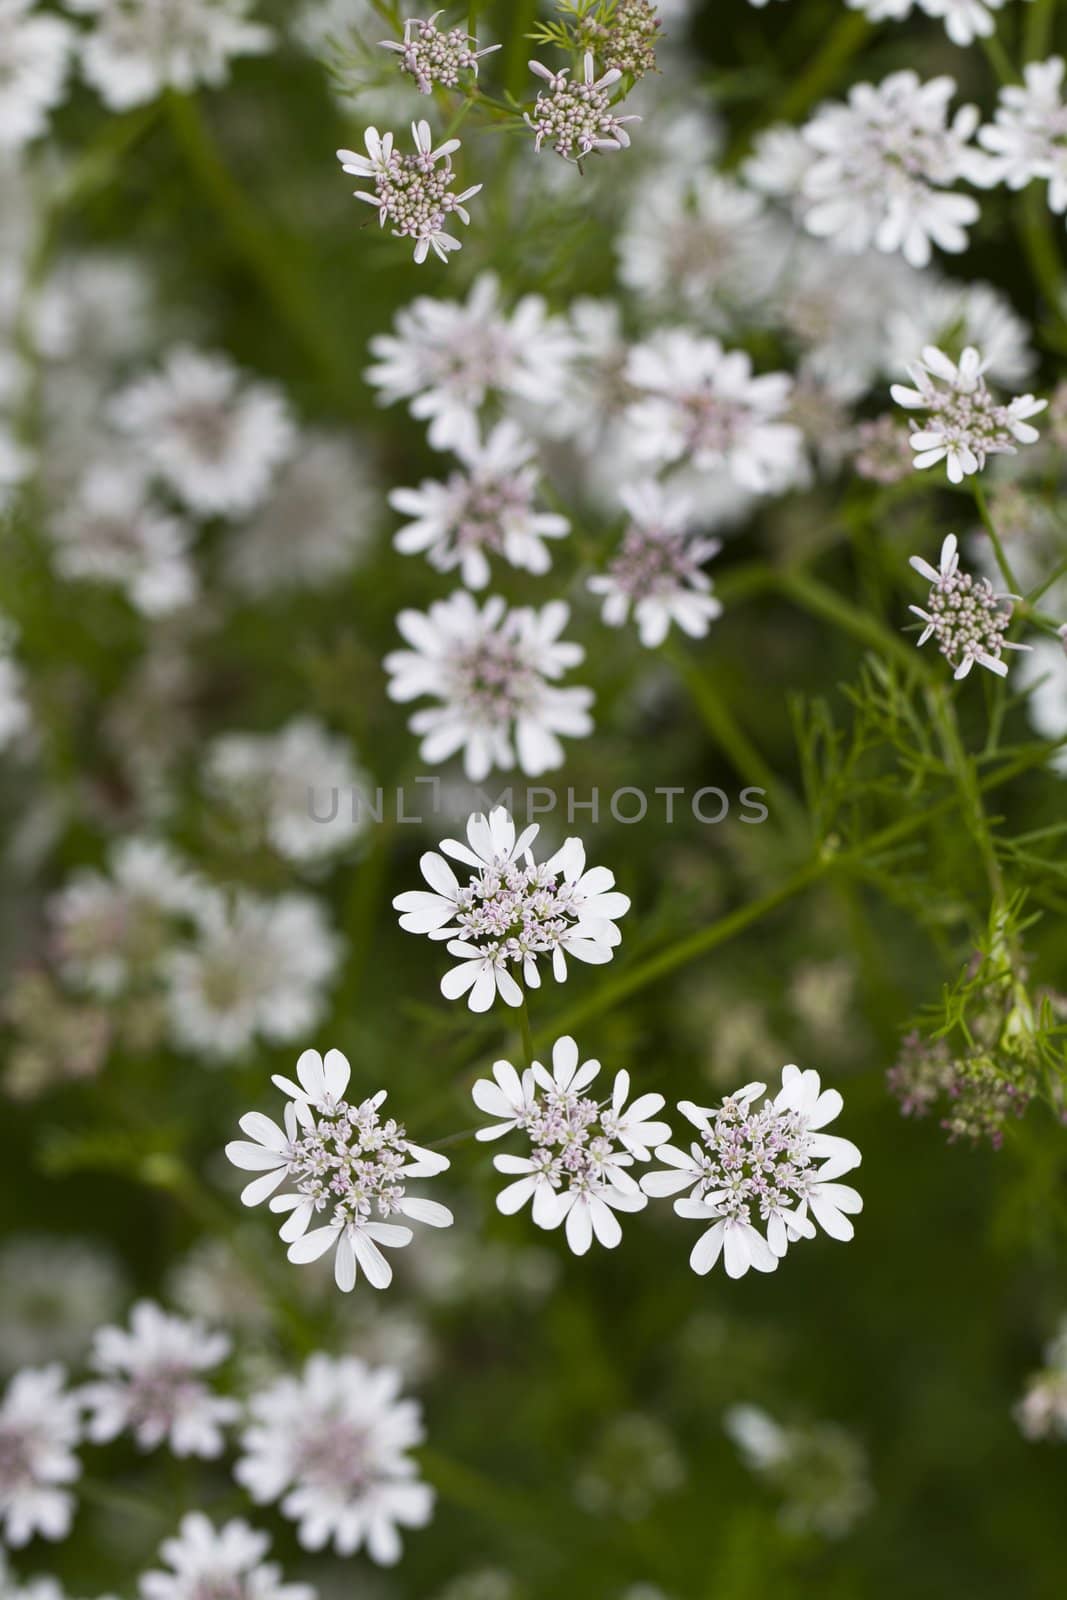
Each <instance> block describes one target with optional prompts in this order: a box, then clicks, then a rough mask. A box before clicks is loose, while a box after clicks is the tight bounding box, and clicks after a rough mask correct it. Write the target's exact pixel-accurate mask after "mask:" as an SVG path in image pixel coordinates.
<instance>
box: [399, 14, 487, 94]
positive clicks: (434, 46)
mask: <svg viewBox="0 0 1067 1600" xmlns="http://www.w3.org/2000/svg"><path fill="white" fill-rule="evenodd" d="M441 15H442V12H440V11H435V12H434V14H433V16H432V17H429V18H428V19H427V20H426V21H425V22H423V21H421V20H420V19H419V18H418V17H408V18H406V20H405V22H404V37H403V39H402V40H400V39H383V40H382V41H381V45H382V49H383V50H395V51H396V52H397V54H398V55H399V56H400V70H401V72H406V73H407V75H408V77H409V78H414V80H415V87H416V88H417V89H418V91H419V93H420V94H432V93H433V91H434V88H435V86H437V85H440V86H441V87H442V88H444V89H455V88H456V87H457V86H458V84H459V79H460V74H461V73H463V72H471V73H473V74H474V76H475V77H477V76H478V62H479V61H480V60H481V58H482V56H488V55H492V53H493V51H494V50H499V49H500V46H499V45H498V44H489V45H483V46H482V48H481V49H480V50H479V49H478V41H477V39H475V38H473V37H472V35H471V34H469V33H465V32H464V31H463V29H462V28H448V29H447V30H446V31H445V32H444V33H442V32H441V31H440V29H439V28H438V26H437V19H438V17H439V16H441Z"/></svg>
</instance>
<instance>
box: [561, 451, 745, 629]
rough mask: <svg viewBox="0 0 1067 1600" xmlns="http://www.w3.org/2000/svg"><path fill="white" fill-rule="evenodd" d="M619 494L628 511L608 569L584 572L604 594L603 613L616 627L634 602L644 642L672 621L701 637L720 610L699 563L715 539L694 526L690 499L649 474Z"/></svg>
mask: <svg viewBox="0 0 1067 1600" xmlns="http://www.w3.org/2000/svg"><path fill="white" fill-rule="evenodd" d="M619 499H620V501H621V502H622V505H623V508H624V510H625V511H626V512H627V515H628V518H629V521H628V523H627V527H626V531H625V532H624V534H623V537H622V541H621V543H620V545H619V549H618V551H617V552H616V554H615V555H614V556H613V557H612V559H611V561H610V563H609V564H608V568H607V571H606V572H604V573H602V574H597V575H595V576H594V577H592V578H590V579H589V588H590V589H591V590H592V592H593V593H594V594H599V595H603V597H604V604H603V609H602V613H601V614H602V616H603V619H604V621H605V622H606V623H607V624H608V625H609V626H610V627H613V628H618V627H621V626H622V625H623V623H624V622H625V621H626V619H627V617H628V616H629V614H630V611H631V608H632V610H633V615H634V620H635V621H636V623H637V628H638V633H639V635H640V638H641V643H642V644H643V645H645V646H646V647H647V648H648V649H655V647H656V646H657V645H661V644H662V643H663V641H664V639H665V638H666V637H667V634H668V632H669V631H670V627H671V624H672V622H673V623H676V624H677V626H678V627H679V628H681V629H682V631H683V633H687V634H689V636H690V637H691V638H694V639H700V638H703V636H704V635H705V634H706V633H707V631H708V624H709V623H710V622H712V621H714V619H715V618H716V617H718V616H721V615H722V606H721V604H720V603H719V601H718V600H716V599H715V597H714V595H713V594H712V593H711V579H710V578H709V577H708V576H707V575H706V574H705V573H704V572H703V571H702V570H701V568H702V566H703V564H704V562H705V561H710V559H711V558H712V556H714V555H716V554H717V553H718V551H719V550H720V549H721V544H720V541H719V540H718V539H706V538H702V537H700V536H698V535H696V534H695V533H694V532H693V527H694V524H695V522H696V507H695V504H694V502H693V501H692V500H691V499H690V498H689V496H688V495H685V494H679V493H678V492H677V491H672V490H670V489H667V488H664V486H663V485H662V484H659V483H656V482H655V481H654V480H651V479H650V480H646V481H644V482H642V483H639V484H635V485H633V486H631V487H625V488H622V489H620V490H619Z"/></svg>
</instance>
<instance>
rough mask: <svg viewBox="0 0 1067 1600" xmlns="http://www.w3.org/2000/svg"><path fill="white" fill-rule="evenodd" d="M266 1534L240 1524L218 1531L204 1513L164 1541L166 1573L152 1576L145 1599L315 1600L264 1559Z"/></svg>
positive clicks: (146, 1580)
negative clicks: (285, 1580)
mask: <svg viewBox="0 0 1067 1600" xmlns="http://www.w3.org/2000/svg"><path fill="white" fill-rule="evenodd" d="M269 1548H270V1539H269V1538H268V1537H267V1535H266V1534H265V1533H257V1532H256V1531H255V1529H253V1528H250V1527H249V1526H248V1523H247V1522H242V1521H241V1520H240V1519H236V1518H235V1519H234V1521H232V1522H227V1523H226V1524H225V1526H224V1527H221V1528H216V1527H215V1526H214V1524H213V1523H212V1522H211V1521H210V1519H209V1518H208V1517H206V1516H205V1515H204V1513H203V1512H202V1511H191V1512H190V1513H189V1514H188V1515H187V1516H184V1517H183V1518H182V1520H181V1526H180V1527H179V1529H178V1534H177V1537H176V1538H173V1539H164V1541H163V1544H162V1545H161V1546H160V1551H159V1553H160V1555H161V1557H162V1558H163V1560H164V1561H165V1562H166V1564H167V1567H168V1569H169V1570H168V1571H166V1572H146V1573H145V1574H144V1576H143V1577H142V1578H141V1579H140V1583H139V1587H140V1591H141V1600H315V1591H314V1589H312V1588H311V1586H310V1584H307V1583H285V1582H283V1580H282V1574H281V1568H280V1567H278V1566H277V1564H276V1563H275V1562H273V1561H264V1559H263V1557H264V1556H265V1555H266V1553H267V1551H268V1550H269Z"/></svg>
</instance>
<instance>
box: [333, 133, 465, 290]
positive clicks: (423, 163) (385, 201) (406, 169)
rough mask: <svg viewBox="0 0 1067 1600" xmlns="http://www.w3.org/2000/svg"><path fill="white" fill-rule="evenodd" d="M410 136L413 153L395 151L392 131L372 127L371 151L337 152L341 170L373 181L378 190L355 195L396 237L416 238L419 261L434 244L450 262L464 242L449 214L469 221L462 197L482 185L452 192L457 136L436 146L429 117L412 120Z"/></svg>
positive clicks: (367, 139) (367, 140) (367, 136)
mask: <svg viewBox="0 0 1067 1600" xmlns="http://www.w3.org/2000/svg"><path fill="white" fill-rule="evenodd" d="M411 136H412V138H413V139H414V141H415V154H414V155H400V153H399V152H398V151H396V150H394V149H393V135H392V134H391V133H386V134H384V135H383V134H379V132H378V130H377V128H368V129H367V132H366V134H365V135H364V143H365V144H366V147H367V154H366V155H365V156H361V155H358V154H357V153H356V152H355V151H354V150H338V152H337V159H338V161H340V163H341V167H342V170H343V171H345V172H348V173H350V174H352V175H353V176H354V177H357V178H370V179H372V180H373V182H374V193H373V194H370V193H368V192H367V190H365V189H357V190H356V191H355V196H356V199H357V200H365V201H366V202H367V204H368V205H372V206H374V207H375V208H376V209H377V212H378V222H379V224H380V226H381V227H383V228H384V227H385V224H386V223H387V222H391V223H392V224H393V229H392V232H393V237H394V239H414V240H415V260H416V261H418V262H422V261H425V260H426V257H427V256H428V255H429V253H430V249H431V247H432V248H433V252H434V254H435V255H436V256H437V258H438V260H440V261H447V260H448V255H449V252H450V251H451V250H459V249H460V248H461V246H460V241H459V240H458V239H457V238H455V237H454V235H452V234H451V233H446V232H445V223H446V221H447V219H448V218H449V217H451V216H455V217H458V218H459V220H460V221H461V222H463V223H467V224H469V223H470V220H471V219H470V213H469V212H468V211H467V210H466V208H465V206H464V201H466V200H470V199H472V198H473V197H474V195H476V194H480V193H481V189H482V185H481V184H480V183H476V184H474V186H473V187H472V188H469V189H464V190H463V192H462V194H454V193H453V192H452V184H453V181H454V177H455V174H454V173H453V171H452V154H453V151H456V150H458V149H459V148H460V144H461V141H460V140H459V139H446V140H445V142H444V144H442V145H438V146H437V148H436V149H434V147H433V136H432V134H431V132H430V124H429V123H428V122H425V121H423V122H413V123H412V124H411ZM439 163H443V165H439Z"/></svg>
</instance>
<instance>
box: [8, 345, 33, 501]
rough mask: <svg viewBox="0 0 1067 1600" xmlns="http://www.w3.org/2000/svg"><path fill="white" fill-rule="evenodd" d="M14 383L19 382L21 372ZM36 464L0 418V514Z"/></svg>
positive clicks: (27, 450) (31, 453) (31, 455)
mask: <svg viewBox="0 0 1067 1600" xmlns="http://www.w3.org/2000/svg"><path fill="white" fill-rule="evenodd" d="M16 382H19V383H20V382H21V372H20V373H19V376H18V378H17V379H16ZM36 464H37V463H36V458H35V456H34V454H33V451H32V450H30V449H29V447H28V446H27V445H24V444H22V443H20V441H19V440H18V439H17V438H16V436H15V433H14V430H13V429H12V428H11V427H9V426H8V424H7V423H6V422H5V421H4V419H3V418H2V417H0V512H2V511H4V510H5V509H6V508H7V506H8V505H10V503H11V502H12V500H14V499H15V496H16V494H17V492H18V490H19V489H20V488H21V487H22V485H23V484H24V483H25V482H26V481H27V479H29V478H30V477H32V476H33V471H34V468H35V466H36Z"/></svg>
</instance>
